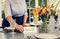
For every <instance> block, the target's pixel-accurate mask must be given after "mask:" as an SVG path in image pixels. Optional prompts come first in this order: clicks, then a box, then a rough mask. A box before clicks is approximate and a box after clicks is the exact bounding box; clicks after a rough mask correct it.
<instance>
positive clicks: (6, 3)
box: [4, 0, 12, 18]
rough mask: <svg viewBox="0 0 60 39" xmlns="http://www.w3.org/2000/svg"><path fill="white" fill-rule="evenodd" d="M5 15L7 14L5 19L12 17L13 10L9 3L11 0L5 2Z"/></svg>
mask: <svg viewBox="0 0 60 39" xmlns="http://www.w3.org/2000/svg"><path fill="white" fill-rule="evenodd" d="M4 13H5V18H6V17H8V16H12V14H11V10H10V2H9V0H6V1H5V7H4Z"/></svg>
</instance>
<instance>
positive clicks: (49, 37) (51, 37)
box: [36, 33, 58, 39]
mask: <svg viewBox="0 0 60 39" xmlns="http://www.w3.org/2000/svg"><path fill="white" fill-rule="evenodd" d="M36 37H37V38H42V39H55V38H58V36H56V35H54V34H48V33H41V34H38V35H36Z"/></svg>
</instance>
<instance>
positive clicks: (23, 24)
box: [23, 15, 27, 25]
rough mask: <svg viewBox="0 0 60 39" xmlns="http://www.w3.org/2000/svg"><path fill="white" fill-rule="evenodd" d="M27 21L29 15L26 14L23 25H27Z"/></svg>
mask: <svg viewBox="0 0 60 39" xmlns="http://www.w3.org/2000/svg"><path fill="white" fill-rule="evenodd" d="M26 21H27V15H24V19H23V25H25V24H26Z"/></svg>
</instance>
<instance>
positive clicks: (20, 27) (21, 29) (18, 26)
mask: <svg viewBox="0 0 60 39" xmlns="http://www.w3.org/2000/svg"><path fill="white" fill-rule="evenodd" d="M15 28H16V29H17V30H19V31H20V32H23V31H24V29H23V26H22V25H16V26H15Z"/></svg>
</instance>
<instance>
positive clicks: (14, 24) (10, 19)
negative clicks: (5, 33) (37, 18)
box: [6, 16, 18, 27]
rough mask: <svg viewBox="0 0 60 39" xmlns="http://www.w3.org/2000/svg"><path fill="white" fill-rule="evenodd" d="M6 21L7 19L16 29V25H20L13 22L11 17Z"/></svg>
mask: <svg viewBox="0 0 60 39" xmlns="http://www.w3.org/2000/svg"><path fill="white" fill-rule="evenodd" d="M6 19H7V21H8V22H9V23H11V24H12V25H13V26H14V27H16V25H18V24H17V23H16V22H15V21H14V20H13V18H12V17H11V16H8V17H7V18H6Z"/></svg>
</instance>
